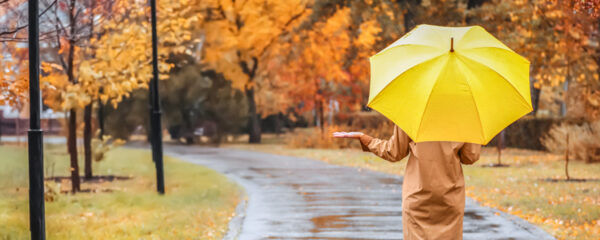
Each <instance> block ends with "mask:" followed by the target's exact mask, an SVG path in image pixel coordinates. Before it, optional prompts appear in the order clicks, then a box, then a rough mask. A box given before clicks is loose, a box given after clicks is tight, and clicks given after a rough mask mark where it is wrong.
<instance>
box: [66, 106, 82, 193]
mask: <svg viewBox="0 0 600 240" xmlns="http://www.w3.org/2000/svg"><path fill="white" fill-rule="evenodd" d="M68 131H69V134H68V137H67V150H68V151H69V156H70V160H71V169H70V170H71V186H72V187H71V191H72V192H73V193H76V192H79V190H81V188H80V185H79V164H78V162H77V112H76V111H75V109H71V110H70V111H69V126H68Z"/></svg>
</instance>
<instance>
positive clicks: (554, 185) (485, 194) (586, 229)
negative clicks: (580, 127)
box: [226, 141, 600, 240]
mask: <svg viewBox="0 0 600 240" xmlns="http://www.w3.org/2000/svg"><path fill="white" fill-rule="evenodd" d="M270 142H273V141H270ZM226 146H227V147H233V148H240V149H246V150H253V151H262V152H269V153H274V154H280V155H289V156H298V157H306V158H312V159H319V160H322V161H325V162H328V163H331V164H337V165H344V166H351V167H357V168H364V169H371V170H375V171H381V172H386V173H390V174H396V175H402V174H403V173H404V168H405V166H406V162H405V161H401V162H399V163H395V164H393V163H389V162H386V161H384V160H381V159H379V158H377V157H375V156H374V155H371V154H369V153H364V152H362V151H360V150H357V149H343V150H335V149H306V148H296V149H293V148H288V147H286V146H285V145H283V144H275V143H270V144H259V145H249V144H230V145H226ZM496 158H497V152H496V151H495V149H493V148H484V150H483V153H482V158H481V160H480V161H478V162H477V163H476V164H475V165H472V166H464V167H463V169H464V174H465V180H466V184H467V195H468V196H470V197H472V198H474V199H475V200H477V201H479V202H480V203H481V204H482V205H485V206H490V207H494V208H497V209H500V210H502V211H504V212H508V213H511V214H514V215H517V216H520V217H522V218H524V219H526V220H528V221H529V222H532V223H534V224H536V225H538V226H541V227H542V228H543V229H545V230H546V231H548V232H549V233H551V234H552V235H554V236H556V237H557V238H558V239H594V240H596V239H600V181H598V179H599V178H600V164H585V163H582V162H574V161H571V163H570V165H569V172H570V175H571V177H572V178H588V179H595V180H596V181H588V182H564V181H561V182H548V181H544V179H547V178H553V179H564V160H563V159H562V158H561V156H557V155H552V154H548V153H544V152H535V151H525V150H518V149H507V150H504V151H503V163H504V164H509V165H510V167H504V168H489V167H484V165H488V164H490V163H495V162H496Z"/></svg>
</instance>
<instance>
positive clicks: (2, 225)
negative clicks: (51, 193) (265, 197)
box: [0, 146, 241, 239]
mask: <svg viewBox="0 0 600 240" xmlns="http://www.w3.org/2000/svg"><path fill="white" fill-rule="evenodd" d="M45 150H46V154H45V172H46V173H45V174H46V177H50V176H66V175H67V171H68V167H67V166H68V159H67V155H66V154H65V147H64V146H46V147H45ZM0 156H2V157H0V164H1V165H2V167H1V168H0V179H1V181H0V239H28V238H29V227H28V225H29V220H28V219H29V215H28V214H29V212H28V202H27V200H28V196H27V183H28V180H27V176H28V175H27V174H28V172H27V153H26V149H25V148H23V147H16V146H0ZM94 164H95V165H94V173H95V174H97V175H115V176H122V177H128V178H130V179H127V180H115V181H103V182H97V183H89V182H88V183H86V182H84V183H83V184H82V189H84V190H85V189H95V190H96V191H97V192H95V193H94V192H88V193H78V194H76V195H72V194H58V195H57V196H56V197H55V199H54V201H47V202H46V232H47V238H48V239H220V238H221V237H222V236H223V235H224V233H225V232H226V231H227V223H228V221H229V219H230V218H231V217H232V216H233V214H234V209H235V207H236V205H237V203H238V201H239V199H240V197H241V196H240V195H241V194H240V189H239V188H238V186H237V185H235V184H234V183H232V182H230V181H229V180H228V179H227V178H226V177H224V176H223V175H220V174H218V173H217V172H215V171H212V170H210V169H207V168H204V167H201V166H197V165H193V164H190V163H185V162H182V161H180V160H177V159H173V158H169V157H166V158H165V171H166V172H165V182H166V191H167V194H166V195H165V196H158V195H157V193H156V190H155V189H156V187H155V175H154V174H155V172H154V164H153V163H152V160H151V154H150V152H149V151H144V150H134V149H125V148H119V149H115V150H113V151H111V152H109V154H108V156H107V158H106V159H105V160H104V161H102V162H97V163H94ZM80 166H83V163H80ZM82 172H83V170H82ZM49 184H50V187H51V188H53V189H56V190H57V191H59V190H60V189H64V188H65V186H64V185H70V183H67V182H63V183H55V182H51V183H49Z"/></svg>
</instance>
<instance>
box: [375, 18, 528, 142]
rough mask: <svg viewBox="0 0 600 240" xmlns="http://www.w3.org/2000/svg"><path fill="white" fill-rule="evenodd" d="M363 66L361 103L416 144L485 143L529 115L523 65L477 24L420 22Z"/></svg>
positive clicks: (525, 74)
mask: <svg viewBox="0 0 600 240" xmlns="http://www.w3.org/2000/svg"><path fill="white" fill-rule="evenodd" d="M370 61H371V86H370V92H369V103H368V106H369V107H371V108H373V109H375V110H376V111H378V112H380V113H381V114H383V115H385V116H386V117H387V118H389V119H390V120H392V121H393V122H394V123H395V124H396V125H398V126H399V127H400V128H402V130H404V131H405V132H406V134H408V136H410V137H411V139H413V141H415V142H425V141H456V142H472V143H479V144H487V143H488V142H489V141H490V140H491V139H492V138H493V137H494V136H495V135H496V134H498V133H499V132H500V131H502V129H504V128H505V127H506V126H508V125H509V124H511V123H512V122H514V121H516V120H517V119H519V118H520V117H522V116H523V115H525V114H527V113H529V112H531V110H532V107H531V96H530V92H529V61H528V60H527V59H525V58H523V57H522V56H520V55H519V54H517V53H515V52H514V51H513V50H511V49H510V48H508V47H507V46H505V45H504V44H502V43H501V42H500V41H499V40H498V39H496V38H494V36H492V35H491V34H489V33H488V32H487V31H485V29H483V28H482V27H479V26H471V27H440V26H432V25H419V26H417V27H415V28H414V29H413V30H411V31H410V32H409V33H407V34H406V35H404V36H403V37H402V38H400V39H399V40H397V41H396V42H394V43H392V44H391V45H390V46H388V47H387V48H385V49H383V50H382V51H381V52H379V53H377V54H375V55H374V56H372V57H371V58H370Z"/></svg>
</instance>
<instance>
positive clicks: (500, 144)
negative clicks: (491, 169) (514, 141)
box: [496, 130, 505, 166]
mask: <svg viewBox="0 0 600 240" xmlns="http://www.w3.org/2000/svg"><path fill="white" fill-rule="evenodd" d="M504 134H505V131H504V130H502V131H501V132H500V134H499V135H498V141H497V142H496V147H497V148H498V166H501V165H502V148H504Z"/></svg>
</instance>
